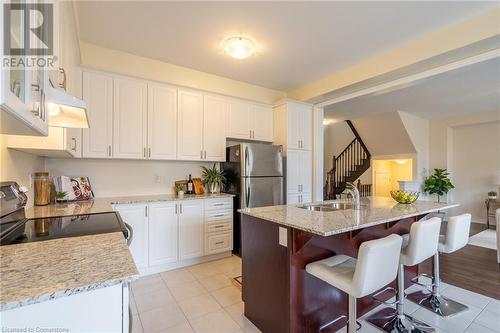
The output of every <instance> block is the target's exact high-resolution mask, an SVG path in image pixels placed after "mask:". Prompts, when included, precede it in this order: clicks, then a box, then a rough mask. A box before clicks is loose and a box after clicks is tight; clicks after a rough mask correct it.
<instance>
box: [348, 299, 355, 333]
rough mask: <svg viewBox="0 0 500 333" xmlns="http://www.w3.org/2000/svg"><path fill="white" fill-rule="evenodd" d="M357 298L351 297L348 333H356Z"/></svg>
mask: <svg viewBox="0 0 500 333" xmlns="http://www.w3.org/2000/svg"><path fill="white" fill-rule="evenodd" d="M356 311H357V309H356V297H353V296H351V295H349V321H348V322H347V333H355V332H356V320H357V313H356Z"/></svg>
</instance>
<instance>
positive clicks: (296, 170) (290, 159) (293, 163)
mask: <svg viewBox="0 0 500 333" xmlns="http://www.w3.org/2000/svg"><path fill="white" fill-rule="evenodd" d="M300 163H301V155H300V151H299V150H297V149H288V151H287V156H286V187H287V193H288V194H291V193H299V191H300V184H301V175H302V172H301V167H302V166H301V165H300Z"/></svg>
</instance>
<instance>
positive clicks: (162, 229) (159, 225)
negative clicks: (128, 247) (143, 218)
mask: <svg viewBox="0 0 500 333" xmlns="http://www.w3.org/2000/svg"><path fill="white" fill-rule="evenodd" d="M177 212H178V209H177V202H175V201H169V202H155V203H150V204H149V212H148V215H149V265H150V266H154V265H161V264H168V263H173V262H176V261H177V260H178V250H177V239H178V237H177V233H178V224H177Z"/></svg>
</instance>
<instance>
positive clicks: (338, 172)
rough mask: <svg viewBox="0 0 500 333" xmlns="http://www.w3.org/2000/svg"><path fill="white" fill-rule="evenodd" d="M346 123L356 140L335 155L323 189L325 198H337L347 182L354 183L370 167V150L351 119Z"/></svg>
mask: <svg viewBox="0 0 500 333" xmlns="http://www.w3.org/2000/svg"><path fill="white" fill-rule="evenodd" d="M346 123H347V124H348V125H349V127H350V128H351V130H352V132H353V133H354V136H355V138H354V140H352V141H351V143H350V144H349V145H348V146H347V147H346V148H345V149H344V150H343V151H342V152H341V153H340V155H338V156H333V159H332V169H331V170H330V171H328V173H327V178H326V184H325V187H324V189H323V192H324V193H323V194H324V198H325V199H327V200H332V199H335V198H336V196H337V195H339V194H340V193H342V192H343V191H344V190H345V189H346V183H347V182H350V183H354V181H355V180H356V179H358V178H359V177H360V176H361V175H362V174H363V173H364V172H365V171H366V170H368V168H370V158H371V155H370V152H369V151H368V149H367V148H366V146H365V144H364V143H363V140H361V137H360V136H359V134H358V132H357V131H356V129H355V128H354V126H353V124H352V122H351V121H350V120H346Z"/></svg>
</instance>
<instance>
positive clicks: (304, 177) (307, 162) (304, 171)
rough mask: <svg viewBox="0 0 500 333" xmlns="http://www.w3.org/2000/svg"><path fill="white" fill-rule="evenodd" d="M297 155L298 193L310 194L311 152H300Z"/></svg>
mask: <svg viewBox="0 0 500 333" xmlns="http://www.w3.org/2000/svg"><path fill="white" fill-rule="evenodd" d="M299 154H300V162H299V166H300V168H299V174H300V176H299V179H300V185H301V186H300V192H302V193H312V151H311V150H302V151H300V153H299Z"/></svg>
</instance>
